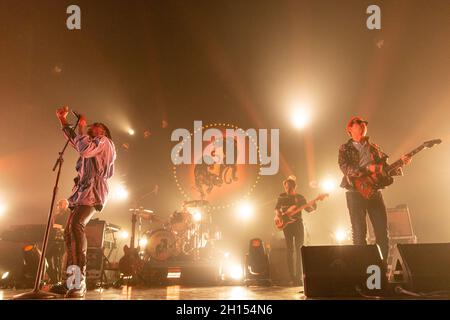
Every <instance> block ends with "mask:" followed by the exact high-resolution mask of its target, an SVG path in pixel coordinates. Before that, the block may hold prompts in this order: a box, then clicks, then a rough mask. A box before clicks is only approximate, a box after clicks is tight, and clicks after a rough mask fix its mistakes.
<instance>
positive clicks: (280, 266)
mask: <svg viewBox="0 0 450 320" xmlns="http://www.w3.org/2000/svg"><path fill="white" fill-rule="evenodd" d="M286 255H287V250H286V241H285V240H284V239H282V238H281V239H272V240H271V241H270V251H269V269H270V278H271V280H272V283H274V284H276V285H288V284H289V282H290V281H291V278H290V275H289V270H288V265H287V262H286Z"/></svg>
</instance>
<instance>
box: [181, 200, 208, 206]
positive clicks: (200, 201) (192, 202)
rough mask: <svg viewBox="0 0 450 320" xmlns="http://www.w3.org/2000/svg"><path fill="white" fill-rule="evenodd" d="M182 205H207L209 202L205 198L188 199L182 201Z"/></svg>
mask: <svg viewBox="0 0 450 320" xmlns="http://www.w3.org/2000/svg"><path fill="white" fill-rule="evenodd" d="M183 205H185V206H187V207H206V206H209V202H208V201H206V200H190V201H185V202H183Z"/></svg>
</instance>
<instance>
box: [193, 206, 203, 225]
mask: <svg viewBox="0 0 450 320" xmlns="http://www.w3.org/2000/svg"><path fill="white" fill-rule="evenodd" d="M192 217H193V218H194V221H196V222H199V221H201V220H202V212H201V211H200V210H198V209H196V210H194V211H193V213H192Z"/></svg>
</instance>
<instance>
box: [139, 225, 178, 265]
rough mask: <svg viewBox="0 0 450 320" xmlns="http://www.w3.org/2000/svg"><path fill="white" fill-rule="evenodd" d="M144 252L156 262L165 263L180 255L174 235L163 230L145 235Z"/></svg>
mask: <svg viewBox="0 0 450 320" xmlns="http://www.w3.org/2000/svg"><path fill="white" fill-rule="evenodd" d="M145 252H146V254H147V256H149V257H150V258H153V259H155V260H158V261H166V260H168V259H170V258H172V257H175V256H177V255H178V254H179V253H180V252H179V249H178V248H177V242H176V239H175V236H174V234H173V233H172V232H171V231H168V230H165V229H158V230H154V231H152V232H151V233H150V234H149V235H147V245H146V247H145Z"/></svg>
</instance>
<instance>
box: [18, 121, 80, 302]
mask: <svg viewBox="0 0 450 320" xmlns="http://www.w3.org/2000/svg"><path fill="white" fill-rule="evenodd" d="M79 121H80V117H79V116H78V117H77V122H76V123H75V126H74V127H73V129H74V130H76V128H77V126H78V122H79ZM68 145H69V139H67V141H66V143H65V144H64V147H63V148H62V150H61V151H60V152H59V155H58V158H57V159H56V162H55V165H54V166H53V169H52V171H53V172H55V170H56V169H58V172H57V174H56V181H55V186H54V187H53V195H52V201H51V205H50V211H49V214H48V219H47V227H46V228H45V235H44V240H43V242H42V253H41V257H40V259H39V267H38V271H37V274H36V280H35V282H34V289H33V290H32V291H29V292H25V293H22V294H18V295H15V296H13V298H12V299H13V300H35V299H54V298H57V297H58V296H59V295H58V294H54V293H51V292H46V291H42V290H41V288H40V287H41V281H42V277H43V276H44V268H45V253H46V251H47V244H48V238H49V235H50V230H51V227H52V220H53V219H52V218H53V208H54V206H55V199H56V195H57V193H58V185H59V177H60V175H61V167H62V164H63V162H64V158H63V156H64V152H65V151H66V148H67V146H68Z"/></svg>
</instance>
